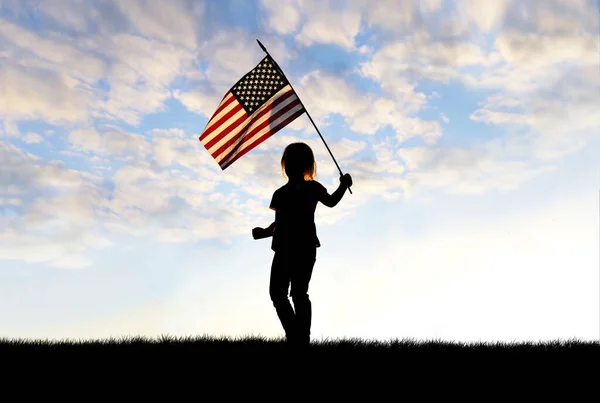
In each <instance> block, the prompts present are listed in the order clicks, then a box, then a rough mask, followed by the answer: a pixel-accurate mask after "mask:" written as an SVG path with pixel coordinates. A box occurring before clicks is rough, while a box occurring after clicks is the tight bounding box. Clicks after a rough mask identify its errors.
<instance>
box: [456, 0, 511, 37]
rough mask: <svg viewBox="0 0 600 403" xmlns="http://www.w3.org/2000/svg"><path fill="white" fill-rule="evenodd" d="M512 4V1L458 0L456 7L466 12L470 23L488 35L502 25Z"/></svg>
mask: <svg viewBox="0 0 600 403" xmlns="http://www.w3.org/2000/svg"><path fill="white" fill-rule="evenodd" d="M511 3H512V1H511V0H495V1H477V0H458V1H457V4H456V7H457V9H459V10H460V11H461V12H464V14H465V15H466V17H467V19H468V20H469V22H470V23H472V24H474V25H475V26H476V27H477V28H478V29H479V30H480V31H481V32H484V33H486V32H489V31H491V30H492V29H494V28H497V27H498V26H500V25H501V24H502V22H503V18H504V15H505V14H506V11H507V8H508V7H509V5H510V4H511Z"/></svg>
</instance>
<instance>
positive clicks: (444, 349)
mask: <svg viewBox="0 0 600 403" xmlns="http://www.w3.org/2000/svg"><path fill="white" fill-rule="evenodd" d="M291 351H295V350H294V349H292V348H290V346H289V345H288V344H287V343H286V342H285V341H284V340H283V339H277V338H266V337H261V336H248V337H245V338H235V337H227V336H222V337H215V336H207V335H204V336H198V337H171V336H163V337H159V338H155V339H153V338H145V337H123V338H110V339H98V340H75V339H63V340H28V339H6V338H0V353H1V354H7V353H29V352H32V353H33V352H35V353H61V354H63V353H64V354H70V353H75V352H76V353H78V354H98V353H101V354H102V353H107V354H108V353H119V352H145V353H170V352H173V353H177V352H186V353H190V354H192V353H201V354H204V353H220V354H225V353H234V352H235V353H263V354H271V353H273V354H282V353H286V352H291ZM301 351H303V354H304V353H306V354H311V355H312V356H313V357H317V356H319V355H328V354H331V353H345V354H353V353H360V354H370V353H372V354H377V355H381V354H387V355H390V354H391V355H395V356H400V355H404V356H420V357H426V356H431V355H435V356H444V355H452V356H455V355H457V354H458V355H464V356H475V355H487V356H500V355H506V354H509V355H512V356H515V355H518V356H523V357H534V356H540V355H545V356H549V355H553V354H554V355H556V354H578V355H579V354H591V353H598V352H599V351H600V341H592V342H589V341H580V340H577V339H571V340H556V341H550V342H548V341H545V342H542V341H540V342H511V343H507V342H495V343H490V342H476V343H466V342H453V341H443V340H425V341H419V340H413V339H396V340H387V341H379V340H364V339H358V338H343V339H313V340H312V342H311V345H310V346H309V347H305V348H303V349H302V350H301Z"/></svg>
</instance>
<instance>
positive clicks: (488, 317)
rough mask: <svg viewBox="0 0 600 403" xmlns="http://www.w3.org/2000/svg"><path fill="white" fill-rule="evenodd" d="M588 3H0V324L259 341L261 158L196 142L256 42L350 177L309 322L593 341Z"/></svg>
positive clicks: (270, 159)
mask: <svg viewBox="0 0 600 403" xmlns="http://www.w3.org/2000/svg"><path fill="white" fill-rule="evenodd" d="M598 21H599V18H598V4H597V2H594V1H591V0H589V1H588V0H568V1H567V0H563V1H559V0H548V1H544V2H539V1H536V0H520V1H513V0H486V1H480V0H456V1H450V0H423V1H409V0H398V1H392V0H379V1H377V2H371V1H367V0H347V1H324V0H318V1H317V0H260V1H242V0H219V1H216V0H215V1H209V0H207V1H191V0H181V1H180V0H173V1H169V2H164V1H158V0H157V1H151V0H148V1H142V0H127V1H124V0H121V1H119V0H97V1H83V0H44V1H28V0H24V1H17V0H0V306H1V307H2V309H0V324H1V326H0V328H1V329H2V330H1V333H0V337H8V338H38V339H65V338H69V339H82V338H86V339H87V338H94V339H98V338H107V337H130V336H145V337H159V336H161V335H171V336H177V337H182V336H195V335H214V336H229V337H243V336H247V335H260V336H264V337H268V338H275V337H282V336H283V329H282V327H281V324H280V323H279V320H278V318H277V315H276V312H275V309H274V307H273V305H272V302H271V300H270V298H269V292H268V290H269V274H270V267H271V261H272V258H273V251H272V250H271V249H270V239H262V240H254V239H252V235H251V230H252V228H254V227H256V226H260V227H266V226H268V225H269V224H270V223H271V222H272V221H273V220H274V213H273V211H271V210H269V208H268V205H269V202H270V198H271V196H272V194H273V192H274V191H275V189H277V188H278V187H279V186H281V185H283V184H284V183H285V178H284V177H283V175H282V172H281V168H280V165H279V160H280V158H281V153H282V152H283V149H284V147H285V146H286V145H287V144H289V143H291V142H295V141H303V142H306V143H307V144H309V145H310V146H311V148H312V149H313V151H314V153H315V156H316V158H317V180H318V181H319V182H320V183H322V184H323V185H324V186H325V187H326V188H327V189H328V190H329V192H333V191H334V190H335V189H336V188H337V186H338V184H339V172H338V170H337V168H336V166H335V164H334V162H333V159H332V158H331V156H330V155H329V153H328V152H327V149H326V147H325V145H324V144H323V141H322V140H321V138H320V137H319V136H318V134H317V133H316V131H315V129H314V127H313V125H312V124H311V122H310V120H309V118H308V117H307V116H306V114H304V115H302V116H301V117H299V118H298V119H296V120H295V121H294V122H293V123H292V124H290V125H288V126H286V127H285V128H284V129H282V130H281V131H279V132H278V133H276V134H275V135H274V136H272V137H271V138H269V139H268V140H267V141H265V142H263V143H261V145H260V146H258V147H257V148H255V149H253V150H252V151H251V152H249V153H248V154H246V155H245V156H244V157H242V158H241V159H239V160H238V161H236V162H235V163H234V164H233V165H231V166H230V167H229V168H227V169H226V170H224V171H223V170H221V169H220V168H219V166H218V164H217V163H216V161H214V160H213V159H212V157H211V156H210V154H209V153H208V152H207V151H206V150H205V149H204V148H203V146H202V144H201V143H200V141H199V140H198V136H199V134H200V133H201V132H202V130H203V129H204V127H205V125H206V123H207V121H208V119H209V118H210V117H211V116H212V114H213V112H214V111H215V108H216V106H217V105H218V103H219V102H220V100H221V98H222V97H223V95H224V94H225V93H226V92H227V91H228V90H229V89H230V88H231V86H232V85H233V84H235V82H236V81H237V80H238V79H240V78H241V77H242V76H243V75H245V74H246V73H247V72H248V71H250V70H251V69H252V68H253V67H254V66H255V65H256V64H257V63H258V62H260V60H261V59H262V58H263V57H264V53H263V52H262V50H261V49H260V47H259V46H258V44H257V42H256V39H259V40H260V41H261V42H262V43H263V44H264V45H265V46H266V48H267V49H268V50H269V52H270V53H271V55H272V56H273V57H274V59H275V60H276V61H277V62H278V64H279V65H280V66H281V68H282V69H283V71H284V72H285V74H286V76H287V78H288V80H289V81H290V83H291V84H292V86H293V87H294V89H295V91H296V93H297V94H298V96H299V97H300V99H301V100H302V102H303V103H304V105H305V107H306V109H307V110H308V112H309V113H310V116H311V117H312V118H313V120H314V121H315V124H316V125H317V127H318V128H319V130H320V131H321V134H322V135H323V137H324V139H325V141H326V142H327V144H328V145H329V147H330V149H331V152H332V153H333V155H334V157H335V159H336V160H337V162H338V164H339V165H340V168H341V169H342V171H343V172H344V173H346V172H348V173H350V175H352V178H353V182H354V184H353V186H352V192H353V193H352V194H350V193H346V195H345V196H344V198H343V199H342V201H341V202H340V203H339V204H338V205H337V206H336V207H334V208H328V207H325V206H323V205H319V206H318V207H317V210H316V213H315V214H316V224H317V231H318V235H319V239H320V241H321V244H322V246H321V248H319V249H318V252H317V261H316V264H315V268H314V272H313V276H312V280H311V283H310V287H309V292H308V293H309V297H310V299H311V301H312V304H313V318H312V329H311V333H312V337H313V339H316V340H324V339H337V338H362V339H370V340H374V339H377V340H389V339H405V338H408V339H419V340H432V339H444V340H452V341H466V342H469V341H507V342H510V341H540V340H556V339H565V340H566V339H580V340H597V339H598V338H599V337H600V319H599V318H600V291H599V287H600V277H599V273H600V269H599V267H600V261H599V255H600V253H599V244H600V234H599V225H600V224H599V223H600V217H599V211H600V205H599V196H600V187H599V186H598V185H599V183H600V181H599V179H600V177H599V176H600V169H599V168H600V167H599V162H600V158H599V157H600V136H599V135H598V134H599V133H600V114H598V113H597V110H598V107H599V105H600V66H599V63H600V57H599V56H598V55H599V53H598V52H599V43H600V41H599V39H598V38H599V32H600V26H599V22H598Z"/></svg>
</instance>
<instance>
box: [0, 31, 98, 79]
mask: <svg viewBox="0 0 600 403" xmlns="http://www.w3.org/2000/svg"><path fill="white" fill-rule="evenodd" d="M0 36H3V37H4V39H5V41H3V45H2V47H1V48H0V49H6V50H8V51H9V52H10V53H12V57H11V59H12V62H13V63H15V64H20V65H22V66H23V67H33V68H35V67H37V68H40V67H45V68H48V69H49V70H52V71H54V72H56V73H60V74H68V75H69V76H72V77H74V78H77V79H80V80H83V81H86V82H90V83H93V82H95V81H97V80H100V79H101V78H102V77H103V76H104V73H105V68H106V67H105V64H104V62H103V61H102V60H101V59H99V58H98V57H96V56H93V55H90V54H88V53H86V52H83V51H81V50H79V49H77V48H76V47H75V46H73V45H72V44H70V43H68V42H67V41H66V40H64V41H59V40H52V39H47V38H43V37H41V36H40V35H38V34H35V33H33V32H31V31H29V30H27V29H25V28H22V27H20V26H18V25H16V24H14V23H12V22H10V21H7V20H5V19H0ZM11 45H12V46H11ZM31 55H33V56H35V57H36V58H39V59H35V58H31ZM15 59H16V60H15Z"/></svg>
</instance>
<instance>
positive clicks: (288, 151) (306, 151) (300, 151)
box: [281, 143, 317, 180]
mask: <svg viewBox="0 0 600 403" xmlns="http://www.w3.org/2000/svg"><path fill="white" fill-rule="evenodd" d="M281 169H282V170H283V172H284V173H285V175H286V176H287V177H288V178H290V179H301V178H303V179H304V180H312V179H314V178H315V177H316V176H317V163H316V162H315V156H314V154H313V152H312V150H311V148H310V147H309V146H308V145H307V144H305V143H292V144H290V145H288V146H287V147H286V148H285V150H284V151H283V156H282V157H281Z"/></svg>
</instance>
